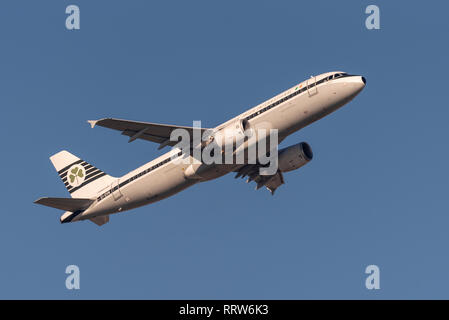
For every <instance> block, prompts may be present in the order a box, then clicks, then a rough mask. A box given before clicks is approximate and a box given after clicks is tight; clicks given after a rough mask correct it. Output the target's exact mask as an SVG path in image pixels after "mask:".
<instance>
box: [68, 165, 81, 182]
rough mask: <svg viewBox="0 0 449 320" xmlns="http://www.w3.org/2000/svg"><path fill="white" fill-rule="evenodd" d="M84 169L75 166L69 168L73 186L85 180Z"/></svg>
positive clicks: (70, 180)
mask: <svg viewBox="0 0 449 320" xmlns="http://www.w3.org/2000/svg"><path fill="white" fill-rule="evenodd" d="M84 176H85V173H84V169H83V168H80V167H78V166H74V167H72V168H70V169H69V183H70V185H72V186H79V185H80V184H81V183H83V181H84Z"/></svg>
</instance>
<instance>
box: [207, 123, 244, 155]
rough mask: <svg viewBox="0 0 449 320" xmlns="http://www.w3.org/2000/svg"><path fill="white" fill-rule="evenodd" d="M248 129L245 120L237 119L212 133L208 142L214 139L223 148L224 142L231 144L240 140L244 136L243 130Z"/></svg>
mask: <svg viewBox="0 0 449 320" xmlns="http://www.w3.org/2000/svg"><path fill="white" fill-rule="evenodd" d="M246 129H248V121H247V120H237V121H235V122H233V123H231V124H229V125H227V126H226V127H224V128H221V129H220V130H218V131H216V132H214V133H212V135H211V136H210V142H212V141H215V143H217V144H218V146H219V147H220V148H222V149H223V150H224V149H225V147H226V144H233V143H234V142H235V141H242V140H243V139H244V137H245V130H246Z"/></svg>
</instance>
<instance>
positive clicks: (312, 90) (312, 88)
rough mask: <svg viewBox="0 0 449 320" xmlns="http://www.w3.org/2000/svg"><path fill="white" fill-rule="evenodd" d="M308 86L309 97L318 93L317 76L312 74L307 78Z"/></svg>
mask: <svg viewBox="0 0 449 320" xmlns="http://www.w3.org/2000/svg"><path fill="white" fill-rule="evenodd" d="M306 86H307V93H308V94H309V97H311V96H314V95H316V94H317V93H318V88H317V86H316V76H315V77H314V76H311V77H310V79H307V82H306Z"/></svg>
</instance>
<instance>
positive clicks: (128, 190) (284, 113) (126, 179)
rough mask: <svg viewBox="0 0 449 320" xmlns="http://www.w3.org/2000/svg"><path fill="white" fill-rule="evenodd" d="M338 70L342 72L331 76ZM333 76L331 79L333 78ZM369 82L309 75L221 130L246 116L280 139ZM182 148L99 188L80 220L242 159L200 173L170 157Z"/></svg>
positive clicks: (166, 192)
mask: <svg viewBox="0 0 449 320" xmlns="http://www.w3.org/2000/svg"><path fill="white" fill-rule="evenodd" d="M334 75H342V76H340V77H337V78H335V79H334V78H332V77H333V76H334ZM329 77H331V78H332V79H330V80H329ZM364 86H365V79H364V78H363V77H361V76H352V75H347V74H344V73H343V72H329V73H324V74H321V75H318V76H316V77H311V78H310V79H308V80H306V81H304V82H302V83H300V84H298V85H295V86H294V87H292V88H290V89H288V90H286V91H284V92H282V93H281V94H278V95H277V96H275V97H273V98H271V99H269V100H267V101H265V102H263V103H261V104H259V105H258V106H256V107H254V108H251V109H250V110H248V111H246V112H244V113H242V114H240V115H238V116H237V117H235V118H233V119H231V120H229V121H227V122H225V123H223V124H221V125H219V126H217V127H216V128H214V130H220V129H221V128H225V127H226V126H228V125H230V124H232V123H233V122H235V121H239V120H242V119H246V120H247V122H248V123H249V125H250V127H251V128H253V129H259V128H261V129H277V130H278V135H279V142H280V141H282V140H283V139H285V138H286V137H287V136H288V135H290V134H292V133H294V132H296V131H298V130H300V129H301V128H304V127H305V126H307V125H309V124H311V123H313V122H315V121H317V120H319V119H321V118H322V117H324V116H326V115H328V114H330V113H332V112H334V111H335V110H337V109H338V108H340V107H342V106H343V105H344V104H346V103H348V102H349V101H350V100H352V99H353V98H354V97H355V96H356V95H357V94H358V93H359V92H360V91H361V90H362V89H363V88H364ZM178 152H179V149H173V150H171V151H170V152H167V153H165V154H163V155H162V156H160V157H158V158H156V159H154V160H152V161H150V162H148V163H147V164H145V165H143V166H141V167H139V168H137V169H135V170H133V171H131V172H130V173H128V174H126V175H124V176H123V177H120V178H118V179H117V180H116V181H115V182H114V183H112V185H109V186H107V187H105V188H104V189H102V190H99V191H98V194H97V197H96V201H95V202H94V203H93V204H92V205H91V206H90V207H89V208H88V209H87V210H85V211H84V212H83V213H81V214H80V215H78V216H77V217H76V218H75V219H74V221H76V220H84V219H90V218H93V217H97V216H101V215H105V214H111V213H116V212H121V211H124V210H129V209H132V208H136V207H140V206H143V205H146V204H149V203H153V202H156V201H159V200H161V199H164V198H167V197H169V196H172V195H174V194H176V193H178V192H180V191H182V190H184V189H186V188H188V187H190V186H192V185H194V184H196V183H198V182H202V181H207V180H211V179H215V178H218V177H221V176H223V175H225V174H227V173H229V172H232V171H233V170H235V169H236V168H238V167H239V166H241V165H214V164H212V165H201V167H202V168H201V170H200V171H201V172H200V176H201V178H199V179H198V177H196V178H195V179H192V178H190V177H188V176H186V174H185V171H186V170H187V169H188V167H189V164H187V163H186V164H184V163H178V162H175V161H173V160H171V155H172V154H174V153H178Z"/></svg>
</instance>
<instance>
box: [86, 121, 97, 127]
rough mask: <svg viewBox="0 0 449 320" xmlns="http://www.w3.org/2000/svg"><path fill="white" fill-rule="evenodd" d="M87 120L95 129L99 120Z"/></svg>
mask: <svg viewBox="0 0 449 320" xmlns="http://www.w3.org/2000/svg"><path fill="white" fill-rule="evenodd" d="M87 122H88V123H89V124H90V127H91V128H92V129H93V128H94V127H95V125H96V124H97V122H98V120H87Z"/></svg>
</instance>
